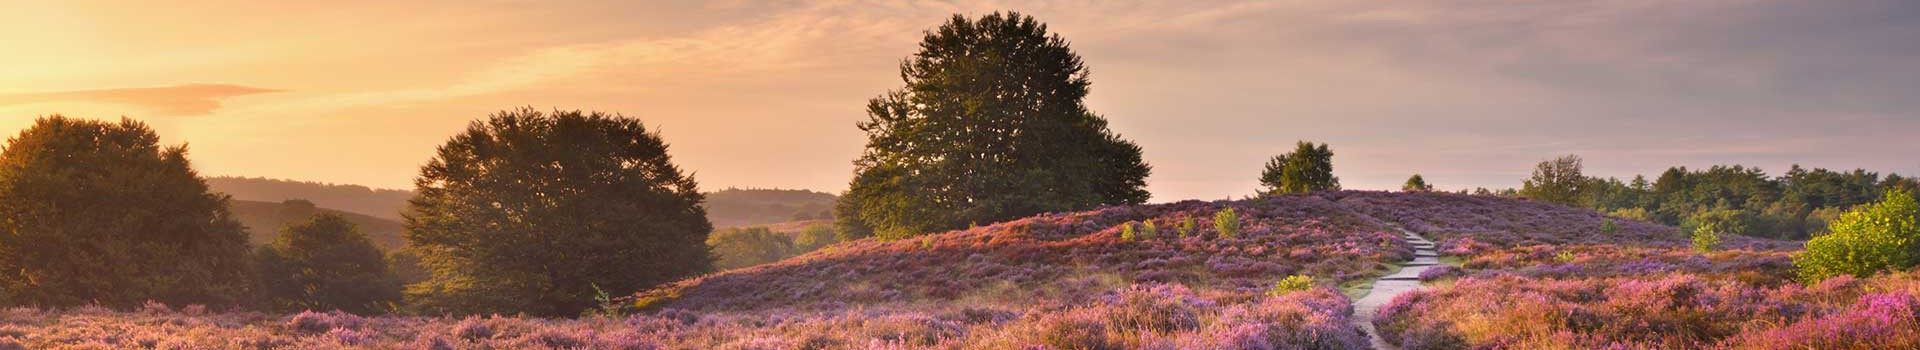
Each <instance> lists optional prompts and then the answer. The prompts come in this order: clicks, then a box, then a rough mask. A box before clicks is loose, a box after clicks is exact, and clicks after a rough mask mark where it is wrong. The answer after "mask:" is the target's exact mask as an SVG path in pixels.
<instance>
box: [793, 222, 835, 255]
mask: <svg viewBox="0 0 1920 350" xmlns="http://www.w3.org/2000/svg"><path fill="white" fill-rule="evenodd" d="M834 242H839V234H838V233H837V232H834V231H833V225H830V224H812V225H807V227H803V228H801V229H800V234H799V235H798V236H796V237H794V238H793V247H794V249H795V250H798V251H803V252H810V251H814V250H816V249H820V248H821V247H825V246H827V245H828V244H833V243H834Z"/></svg>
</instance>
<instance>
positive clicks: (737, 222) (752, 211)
mask: <svg viewBox="0 0 1920 350" xmlns="http://www.w3.org/2000/svg"><path fill="white" fill-rule="evenodd" d="M837 198H838V197H836V196H834V195H832V194H827V193H820V192H814V191H808V190H782V189H739V188H729V189H724V190H720V191H718V192H709V193H707V204H706V207H707V220H708V221H713V227H715V228H725V227H740V226H757V225H767V224H777V223H783V222H790V221H805V220H823V219H830V218H832V217H833V202H834V201H835V200H837Z"/></svg>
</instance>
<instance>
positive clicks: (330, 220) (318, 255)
mask: <svg viewBox="0 0 1920 350" xmlns="http://www.w3.org/2000/svg"><path fill="white" fill-rule="evenodd" d="M311 217H312V219H309V220H307V221H306V222H301V223H297V224H293V225H289V226H287V227H286V228H284V229H282V230H281V233H280V235H279V237H275V238H274V241H273V242H272V243H270V244H267V245H264V246H261V247H260V249H259V250H258V253H256V256H257V258H256V261H257V263H258V265H257V266H258V267H259V270H260V281H261V283H260V284H261V290H262V291H264V292H266V293H267V300H268V302H269V304H271V305H272V306H273V307H275V308H278V309H281V310H302V309H310V310H342V311H347V312H353V313H362V314H365V313H372V312H378V311H384V310H386V309H387V308H388V307H389V306H390V305H393V304H394V303H397V302H399V301H400V279H399V278H398V277H395V276H394V274H393V271H392V270H391V269H389V267H388V266H387V261H386V256H384V255H383V254H382V253H381V252H380V249H379V248H376V247H374V245H373V241H372V240H368V239H367V236H366V235H364V234H361V233H360V231H359V230H358V229H357V228H356V227H355V226H354V224H353V223H352V222H349V221H347V219H346V218H345V217H341V216H340V215H339V214H333V213H321V214H316V215H312V216H311Z"/></svg>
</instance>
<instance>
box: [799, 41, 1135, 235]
mask: <svg viewBox="0 0 1920 350" xmlns="http://www.w3.org/2000/svg"><path fill="white" fill-rule="evenodd" d="M900 76H901V78H902V80H903V82H904V83H905V84H906V86H905V87H904V88H903V89H901V90H896V91H892V92H888V93H886V94H884V95H881V96H880V97H877V98H874V99H873V100H871V101H869V102H868V104H867V116H868V120H867V121H865V122H862V123H860V124H859V126H860V130H862V131H865V132H866V133H867V147H866V152H865V153H864V154H863V155H862V156H861V157H860V158H859V159H858V160H856V161H855V162H854V165H855V168H856V174H857V175H855V177H854V179H853V181H852V182H851V187H850V190H849V191H848V192H847V194H846V195H843V196H842V200H843V201H846V202H845V203H843V204H842V206H841V209H840V210H839V211H838V212H837V214H840V215H838V216H837V217H838V219H839V220H842V221H843V224H842V225H841V226H842V228H843V231H844V232H848V233H849V234H856V235H857V234H858V233H860V232H864V231H867V230H868V229H871V231H872V232H874V233H875V234H878V235H880V236H882V237H888V238H899V237H907V236H911V235H915V234H920V233H924V232H931V231H938V230H946V229H955V228H962V227H966V226H968V225H971V224H987V223H992V222H997V221H1004V220H1009V219H1014V218H1019V217H1023V216H1028V215H1032V214H1037V213H1042V212H1050V211H1067V210H1081V209H1089V208H1093V207H1095V206H1100V205H1108V204H1126V203H1141V202H1144V201H1146V199H1147V192H1146V189H1145V185H1146V177H1147V174H1148V172H1149V171H1150V168H1149V167H1148V166H1147V165H1146V164H1145V163H1144V162H1142V161H1141V158H1140V147H1139V146H1137V145H1134V144H1133V143H1132V142H1129V141H1126V140H1123V139H1121V138H1120V137H1119V136H1116V135H1114V134H1112V133H1111V132H1110V131H1109V130H1108V129H1107V122H1106V119H1104V118H1102V117H1100V116H1099V115H1096V114H1094V113H1093V112H1091V111H1088V110H1087V107H1086V105H1085V104H1084V103H1083V101H1082V100H1083V99H1084V98H1085V97H1086V95H1087V89H1088V86H1089V85H1090V83H1089V82H1088V80H1087V68H1086V66H1085V65H1084V64H1083V63H1082V62H1081V60H1080V56H1079V55H1077V54H1074V52H1073V50H1072V49H1070V48H1068V45H1067V41H1066V40H1065V39H1062V38H1061V37H1060V36H1058V35H1053V34H1049V33H1048V32H1047V27H1046V25H1045V24H1041V23H1040V22H1038V21H1035V20H1034V19H1033V18H1031V17H1027V16H1023V15H1020V14H1017V13H994V14H990V15H987V16H985V17H981V18H979V19H977V20H975V19H968V18H966V17H964V16H959V15H955V16H954V17H953V18H952V19H951V20H949V21H948V22H947V23H946V24H945V25H942V26H940V27H939V28H938V29H935V30H933V31H931V32H928V33H927V34H926V37H925V38H924V39H923V40H922V41H921V43H920V52H918V53H915V54H914V55H913V56H911V57H908V58H907V59H906V60H905V61H904V62H902V63H901V64H900Z"/></svg>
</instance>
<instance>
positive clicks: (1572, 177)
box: [1520, 155, 1587, 205]
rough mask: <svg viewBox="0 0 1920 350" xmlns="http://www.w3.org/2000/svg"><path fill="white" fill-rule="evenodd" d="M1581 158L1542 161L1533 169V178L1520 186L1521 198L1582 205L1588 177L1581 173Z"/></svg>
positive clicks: (1562, 157)
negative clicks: (1581, 201)
mask: <svg viewBox="0 0 1920 350" xmlns="http://www.w3.org/2000/svg"><path fill="white" fill-rule="evenodd" d="M1580 168H1581V166H1580V156H1576V155H1566V156H1561V157H1559V158H1554V159H1552V160H1547V161H1542V162H1540V164H1536V165H1534V167H1533V177H1532V178H1529V179H1527V181H1526V182H1524V183H1521V184H1520V196H1521V197H1526V198H1530V199H1533V200H1538V201H1544V202H1553V203H1560V204H1566V205H1580V204H1581V203H1580V196H1581V194H1583V193H1584V192H1582V190H1583V189H1584V188H1585V187H1586V186H1585V185H1586V183H1587V176H1586V175H1585V174H1582V173H1581V169H1580Z"/></svg>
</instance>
